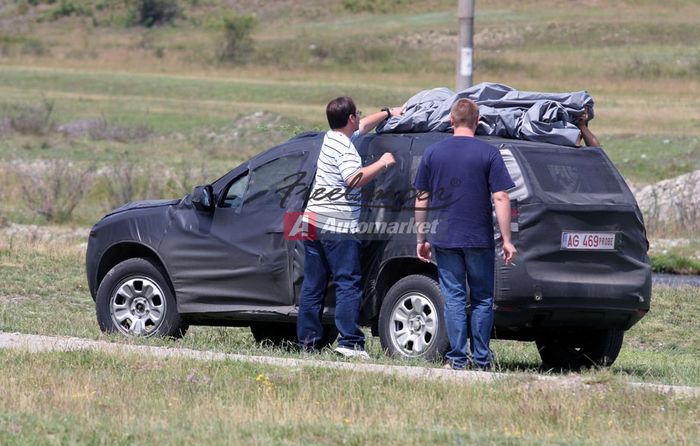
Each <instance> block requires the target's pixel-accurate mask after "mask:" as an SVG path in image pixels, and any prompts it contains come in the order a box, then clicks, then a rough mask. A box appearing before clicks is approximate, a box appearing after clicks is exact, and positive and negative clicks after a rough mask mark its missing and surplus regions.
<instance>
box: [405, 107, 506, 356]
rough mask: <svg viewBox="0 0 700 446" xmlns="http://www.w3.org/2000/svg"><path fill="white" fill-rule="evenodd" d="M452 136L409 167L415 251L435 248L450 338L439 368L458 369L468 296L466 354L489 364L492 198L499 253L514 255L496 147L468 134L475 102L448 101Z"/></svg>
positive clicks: (423, 255) (426, 254)
mask: <svg viewBox="0 0 700 446" xmlns="http://www.w3.org/2000/svg"><path fill="white" fill-rule="evenodd" d="M450 122H451V124H452V127H453V128H454V136H452V137H449V138H446V139H444V140H442V141H440V142H437V143H435V144H433V145H431V146H430V147H428V148H427V149H426V150H425V152H424V153H423V159H422V160H421V163H420V166H419V167H418V172H417V173H416V180H415V184H414V185H415V187H416V190H417V191H418V192H417V198H416V227H417V228H418V229H419V231H418V245H417V248H416V253H417V255H418V257H419V258H420V259H421V260H423V261H424V262H429V261H431V259H432V251H431V244H432V246H433V247H434V248H435V260H436V261H437V266H438V275H439V278H440V289H441V290H442V295H443V296H444V298H445V323H446V326H447V336H448V338H449V340H450V347H451V349H450V351H449V352H448V353H447V355H446V356H447V364H445V367H448V368H454V369H462V368H464V367H465V366H467V364H468V362H469V361H468V357H467V300H466V283H467V281H468V283H469V290H470V293H469V294H470V301H471V308H472V312H471V321H470V324H471V355H472V358H473V359H472V360H473V362H474V365H475V366H477V367H478V368H480V369H488V368H490V367H491V350H490V349H489V342H490V340H491V328H492V326H493V289H494V267H495V249H494V248H495V246H494V240H493V221H492V204H491V199H492V198H493V203H494V205H495V208H496V219H497V221H498V227H499V229H500V232H501V235H502V237H503V257H504V260H505V262H506V264H510V263H511V262H512V261H513V258H514V257H515V254H516V252H517V251H516V249H515V247H514V246H513V244H512V242H511V233H510V200H509V198H508V192H506V190H507V189H510V188H512V187H514V186H515V185H514V184H513V180H512V179H511V178H510V175H509V174H508V171H507V170H506V166H505V164H504V162H503V158H502V157H501V154H500V152H499V151H498V149H497V148H496V147H494V146H492V145H490V144H487V143H485V142H483V141H479V140H477V139H476V138H474V133H475V131H476V126H477V124H478V122H479V108H478V106H477V105H476V104H475V103H474V102H473V101H470V100H469V99H460V100H458V101H457V102H455V104H454V105H453V106H452V110H451V112H450ZM428 212H430V213H431V217H432V218H433V219H436V220H437V221H438V224H437V231H436V233H435V235H434V237H433V238H432V240H431V241H430V242H429V241H428V240H427V239H426V234H424V233H421V232H420V229H421V228H425V226H426V225H423V224H421V223H422V222H425V221H426V220H427V214H428Z"/></svg>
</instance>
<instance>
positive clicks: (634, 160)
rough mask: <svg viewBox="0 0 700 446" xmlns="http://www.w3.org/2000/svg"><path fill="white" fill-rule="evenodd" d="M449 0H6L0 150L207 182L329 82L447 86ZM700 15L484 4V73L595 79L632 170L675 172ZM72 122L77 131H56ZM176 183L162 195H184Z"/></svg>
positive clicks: (560, 82) (677, 0)
mask: <svg viewBox="0 0 700 446" xmlns="http://www.w3.org/2000/svg"><path fill="white" fill-rule="evenodd" d="M144 4H150V5H151V7H152V6H153V4H156V5H157V6H158V5H160V6H158V8H160V9H158V8H156V10H159V11H161V12H163V11H165V12H166V13H167V14H169V15H167V17H168V18H167V20H166V19H163V16H152V15H151V16H149V15H146V19H145V20H144V18H143V14H142V13H143V9H139V8H140V7H143V5H144ZM456 4H457V2H455V1H445V0H429V1H409V0H379V1H368V0H332V1H320V0H308V1H291V0H281V1H276V2H265V1H260V0H228V1H213V0H151V1H150V3H149V2H148V1H145V0H124V1H107V0H101V1H96V2H91V1H84V0H10V1H7V0H6V1H4V2H2V3H0V93H2V95H0V113H2V119H0V158H2V159H3V160H4V162H5V164H7V163H12V162H20V161H21V162H22V163H35V162H40V163H41V162H43V161H42V160H47V159H49V160H51V159H54V160H58V159H63V160H65V159H69V160H73V161H76V162H79V163H86V162H90V161H92V162H96V163H97V164H99V165H105V164H110V163H113V161H114V160H117V159H118V160H122V161H123V160H139V162H140V163H141V164H144V162H145V163H147V164H149V167H151V168H152V167H153V166H158V168H163V169H166V170H169V171H184V170H186V169H190V170H192V169H195V170H197V171H198V172H199V173H201V175H200V176H201V177H202V178H201V180H202V181H204V180H205V179H206V178H210V177H211V176H213V175H215V174H219V173H222V172H223V171H225V170H227V169H228V168H230V167H232V166H233V165H234V164H235V163H236V162H238V161H241V160H243V159H245V158H246V157H247V156H249V155H250V154H252V153H256V152H258V151H260V150H263V149H265V148H267V147H269V146H271V145H272V144H274V143H276V142H279V141H281V140H284V139H285V138H287V137H288V136H290V135H292V134H294V133H295V132H297V131H299V130H303V129H310V128H323V127H324V125H325V123H324V117H323V105H324V104H325V103H326V102H327V100H328V99H329V98H331V97H333V96H335V95H338V94H351V95H352V96H354V97H355V98H356V100H357V102H358V103H359V104H360V107H361V108H362V109H363V110H372V109H376V108H379V107H382V106H384V105H391V104H400V103H402V102H403V101H405V100H406V99H407V98H408V97H410V96H411V95H413V94H414V93H415V92H417V91H419V90H421V89H424V88H431V87H436V86H448V87H453V86H454V56H455V53H456V48H455V47H456V39H457V37H456V34H457V26H456V25H457V24H456V21H457V20H456ZM168 8H170V9H168ZM153 17H156V18H155V19H154V18H153ZM158 17H160V18H158ZM699 17H700V4H699V3H698V2H696V1H683V0H674V1H669V2H663V3H658V2H654V1H645V0H635V1H632V0H629V1H602V0H581V1H577V2H574V1H569V0H566V1H565V0H556V1H548V2H535V1H511V0H497V1H489V2H477V9H476V19H475V29H476V35H475V63H474V68H475V78H474V80H475V82H481V81H490V82H501V83H505V84H508V85H511V86H513V87H516V88H518V89H521V90H540V91H574V90H582V89H585V90H588V91H589V92H590V93H591V94H592V95H593V97H594V98H595V100H596V119H595V120H594V121H593V122H592V123H591V128H592V129H593V130H594V131H595V132H596V133H597V134H598V135H599V137H600V139H601V142H602V144H603V146H604V148H605V149H606V151H607V152H608V153H609V154H610V156H611V157H612V158H613V160H614V161H615V162H616V163H617V164H618V166H619V167H620V169H621V170H622V172H623V174H624V175H625V176H626V177H627V178H628V179H629V180H630V181H632V182H634V183H635V184H636V185H638V186H643V185H645V184H650V183H653V182H656V181H659V180H661V179H665V178H672V177H676V176H678V175H681V174H684V173H689V172H692V171H695V170H697V169H699V168H700V142H699V141H698V138H699V136H700V99H699V98H700V94H699V93H700V81H699V79H700V19H699ZM226 32H228V33H229V34H228V36H229V37H228V39H226ZM240 118H245V119H244V120H243V121H240ZM19 121H26V122H24V124H22V123H21V122H20V124H19V125H18V126H19V128H20V130H19V131H17V129H16V128H14V127H13V125H11V123H12V122H19ZM268 121H269V122H268ZM76 123H77V124H76ZM66 124H69V125H68V127H63V128H64V130H65V129H69V130H71V129H72V130H71V131H67V132H66V131H63V132H57V129H58V128H60V127H61V126H62V125H63V126H65V125H66ZM81 125H82V126H83V127H85V126H88V127H90V126H91V125H92V130H91V129H89V128H87V127H85V128H83V127H81ZM76 126H77V127H76ZM15 127H17V126H15ZM76 128H77V129H78V131H74V130H75V129H76ZM81 128H83V130H82V131H79V130H80V129H81ZM146 154H147V155H146ZM193 154H196V156H195V155H193ZM144 155H146V156H144ZM193 158H194V159H198V160H199V161H198V162H197V166H196V167H193V166H192V163H191V162H190V160H191V159H193ZM150 165H153V166H150ZM14 171H16V169H14ZM14 171H13V173H8V174H5V176H6V177H7V176H9V179H8V182H9V183H10V187H6V188H5V191H4V192H2V193H3V194H4V195H5V197H2V198H5V200H3V202H4V203H5V204H3V205H2V206H0V212H2V213H3V214H4V215H5V218H9V219H11V220H19V221H33V220H34V218H35V217H33V216H32V215H31V213H27V212H26V209H24V210H21V209H20V208H21V206H18V205H17V201H16V198H15V197H16V196H17V195H18V188H17V187H16V186H15V187H12V186H11V185H12V184H14V183H16V182H17V181H18V180H17V179H16V178H14V175H15V173H14ZM193 175H194V174H192V173H191V172H190V173H187V174H179V176H186V177H188V179H187V180H179V181H176V182H177V183H182V184H184V183H187V184H186V185H189V184H190V182H191V181H190V180H192V178H191V177H193ZM171 183H172V182H171ZM171 186H172V187H169V188H163V187H161V188H160V192H159V193H169V194H173V193H175V192H177V193H180V189H179V188H178V187H176V186H174V185H173V184H171ZM156 192H157V191H156ZM144 194H145V192H144ZM93 195H96V196H99V195H100V193H98V192H94V194H93ZM137 195H138V194H137ZM93 198H94V197H93ZM104 210H105V208H101V209H99V211H97V212H94V211H93V212H89V213H83V217H82V218H79V220H80V221H86V222H89V221H92V220H93V219H94V218H96V217H97V216H98V215H99V213H100V212H103V211H104ZM78 214H79V215H80V214H81V212H80V207H79V212H78Z"/></svg>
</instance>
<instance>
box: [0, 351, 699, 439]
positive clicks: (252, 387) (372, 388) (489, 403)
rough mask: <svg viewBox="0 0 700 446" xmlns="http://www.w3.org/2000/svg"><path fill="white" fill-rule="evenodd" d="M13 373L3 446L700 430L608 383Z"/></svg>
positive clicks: (198, 370)
mask: <svg viewBox="0 0 700 446" xmlns="http://www.w3.org/2000/svg"><path fill="white" fill-rule="evenodd" d="M0 366H1V367H2V369H3V372H4V373H3V374H2V375H0V407H2V409H0V435H2V436H3V437H4V438H5V440H4V441H3V443H4V444H26V443H35V442H36V443H44V442H49V441H47V440H50V442H58V443H95V444H97V443H99V444H102V443H109V444H133V443H142V442H143V443H151V442H154V441H157V442H159V443H165V444H192V443H198V444H199V443H207V444H299V443H311V444H369V443H371V444H443V443H449V444H461V443H479V444H482V443H489V444H541V443H542V442H543V441H544V442H547V443H572V442H573V443H576V444H599V443H606V444H630V443H634V444H659V443H676V442H680V443H683V442H688V441H693V438H694V437H695V434H696V428H697V426H696V421H697V418H696V417H697V407H698V398H678V397H673V396H670V395H664V394H657V393H653V392H648V391H640V390H634V389H631V388H628V387H626V386H624V385H622V384H621V383H619V382H618V381H617V380H615V379H611V378H609V377H602V376H601V377H597V378H591V379H586V380H584V382H587V383H588V384H583V385H581V384H579V385H575V384H574V385H572V386H564V387H560V388H557V387H553V388H550V387H547V386H542V385H538V384H535V383H532V382H530V380H529V379H528V378H527V377H520V378H511V379H506V380H503V381H501V382H496V383H493V384H456V383H449V382H429V381H416V380H408V379H400V378H396V377H391V376H382V375H376V374H369V373H356V372H352V373H350V372H342V371H331V370H323V369H316V368H301V369H291V370H290V369H279V368H274V367H270V366H262V365H253V364H245V363H236V362H229V361H214V362H199V361H194V360H187V359H173V358H169V359H160V360H159V359H152V358H148V357H142V356H138V355H122V354H103V353H99V352H90V351H85V352H69V353H38V354H37V353H33V354H32V353H22V352H12V351H0ZM27 389H32V391H31V392H27V391H26V390H27ZM193 414H196V415H195V416H193ZM659 426H663V429H659Z"/></svg>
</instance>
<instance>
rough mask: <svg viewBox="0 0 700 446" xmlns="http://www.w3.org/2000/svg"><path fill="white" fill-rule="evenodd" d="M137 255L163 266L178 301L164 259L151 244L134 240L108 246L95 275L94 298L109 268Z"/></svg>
mask: <svg viewBox="0 0 700 446" xmlns="http://www.w3.org/2000/svg"><path fill="white" fill-rule="evenodd" d="M136 257H141V258H146V259H150V260H152V261H153V262H155V263H156V264H157V265H158V266H159V267H160V268H162V270H163V272H164V273H165V280H166V281H167V282H168V286H169V287H170V291H172V293H173V297H175V300H176V301H177V296H176V295H175V288H174V287H173V283H172V281H171V280H170V274H169V273H168V269H167V268H166V267H165V263H163V260H162V259H161V258H160V256H159V255H158V254H157V253H156V251H155V250H154V249H153V248H151V247H150V246H147V245H144V244H142V243H137V242H132V241H128V242H118V243H115V244H114V245H112V246H110V247H109V248H107V250H106V251H105V253H104V254H103V255H102V257H101V258H100V263H99V265H98V267H97V272H96V274H97V275H96V277H95V289H94V290H91V294H92V300H95V298H96V296H97V289H98V288H99V286H100V284H101V283H102V279H104V277H105V276H106V275H107V273H108V272H109V270H111V269H112V268H114V267H115V266H116V265H118V264H119V263H121V262H123V261H125V260H129V259H133V258H136Z"/></svg>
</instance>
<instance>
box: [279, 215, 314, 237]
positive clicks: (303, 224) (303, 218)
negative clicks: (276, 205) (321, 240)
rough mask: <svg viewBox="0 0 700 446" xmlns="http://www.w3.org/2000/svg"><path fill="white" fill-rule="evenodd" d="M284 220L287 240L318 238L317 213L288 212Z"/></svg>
mask: <svg viewBox="0 0 700 446" xmlns="http://www.w3.org/2000/svg"><path fill="white" fill-rule="evenodd" d="M283 222H284V239H285V240H316V214H315V213H313V212H286V213H285V214H284V220H283Z"/></svg>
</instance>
